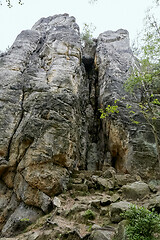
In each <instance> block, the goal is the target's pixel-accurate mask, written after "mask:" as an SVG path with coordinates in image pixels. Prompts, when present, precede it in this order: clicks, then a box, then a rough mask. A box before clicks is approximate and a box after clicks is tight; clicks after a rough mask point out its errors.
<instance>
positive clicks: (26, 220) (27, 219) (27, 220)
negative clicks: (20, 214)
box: [20, 218, 29, 222]
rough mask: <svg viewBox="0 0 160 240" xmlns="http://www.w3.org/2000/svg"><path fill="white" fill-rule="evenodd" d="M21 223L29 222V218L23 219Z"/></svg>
mask: <svg viewBox="0 0 160 240" xmlns="http://www.w3.org/2000/svg"><path fill="white" fill-rule="evenodd" d="M20 221H21V222H29V218H22V219H21V220H20Z"/></svg>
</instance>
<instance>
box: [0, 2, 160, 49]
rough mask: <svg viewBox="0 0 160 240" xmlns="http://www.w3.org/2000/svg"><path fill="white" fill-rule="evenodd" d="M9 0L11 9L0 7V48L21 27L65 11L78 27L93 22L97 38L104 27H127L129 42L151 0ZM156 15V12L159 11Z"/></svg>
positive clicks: (13, 37)
mask: <svg viewBox="0 0 160 240" xmlns="http://www.w3.org/2000/svg"><path fill="white" fill-rule="evenodd" d="M22 1H23V2H24V5H23V6H20V5H18V4H17V2H18V0H11V2H12V3H13V5H14V6H13V8H11V9H9V8H8V7H7V6H6V3H5V0H1V2H2V3H3V2H4V4H3V5H2V6H0V50H2V51H4V50H5V49H6V48H7V47H8V46H11V45H12V44H13V42H14V40H15V38H16V36H17V35H18V34H19V33H20V32H21V31H22V30H25V29H30V28H31V27H32V26H33V25H34V23H35V22H36V21H38V19H40V18H41V17H48V16H52V15H54V14H60V13H61V14H62V13H69V15H72V16H74V17H75V18H76V20H77V23H78V24H79V26H80V28H81V29H82V28H83V23H91V22H92V23H93V24H94V25H95V26H96V31H95V33H94V35H95V37H97V36H98V35H99V34H100V33H102V32H104V31H106V30H118V29H120V28H124V29H127V30H128V31H129V33H130V39H131V41H132V40H133V39H134V38H136V34H137V32H138V31H139V30H140V29H141V28H142V26H143V18H144V16H145V11H146V9H147V8H148V7H149V6H151V5H152V1H153V0H98V2H97V3H96V4H94V5H91V4H89V3H88V0H22ZM159 15H160V12H159Z"/></svg>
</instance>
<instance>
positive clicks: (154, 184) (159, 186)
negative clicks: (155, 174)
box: [148, 179, 160, 193]
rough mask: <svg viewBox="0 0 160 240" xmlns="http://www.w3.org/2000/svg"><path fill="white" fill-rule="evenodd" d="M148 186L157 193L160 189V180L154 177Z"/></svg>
mask: <svg viewBox="0 0 160 240" xmlns="http://www.w3.org/2000/svg"><path fill="white" fill-rule="evenodd" d="M148 186H149V188H150V190H151V191H152V192H154V193H156V192H157V191H158V190H160V180H154V179H153V180H151V181H149V183H148Z"/></svg>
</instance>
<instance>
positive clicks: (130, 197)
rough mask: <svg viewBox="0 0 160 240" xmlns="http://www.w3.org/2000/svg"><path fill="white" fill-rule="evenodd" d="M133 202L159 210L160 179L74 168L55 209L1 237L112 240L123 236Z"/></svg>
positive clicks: (22, 223)
mask: <svg viewBox="0 0 160 240" xmlns="http://www.w3.org/2000/svg"><path fill="white" fill-rule="evenodd" d="M130 204H136V205H139V206H145V207H147V208H148V209H152V208H153V207H154V208H155V209H156V211H157V212H160V181H158V180H151V181H149V182H147V183H146V182H144V181H142V179H141V178H140V177H139V176H138V175H134V176H131V175H129V174H123V175H122V174H116V172H115V170H114V168H111V167H110V168H108V169H107V170H106V171H104V172H102V171H96V172H89V171H74V172H73V173H72V175H71V178H70V181H69V183H68V189H67V190H66V191H64V192H63V193H62V194H60V195H58V196H56V197H54V198H53V205H54V209H53V211H51V212H50V213H49V214H48V215H45V216H44V217H41V218H39V219H38V220H37V221H36V223H35V224H32V225H29V226H28V227H26V226H27V225H28V224H29V218H30V216H28V218H26V219H20V220H19V225H18V227H17V231H16V232H15V235H17V233H18V232H19V230H22V229H23V233H21V234H20V235H17V236H15V237H12V238H1V239H2V240H7V239H10V240H12V239H13V240H22V239H23V240H51V239H54V240H64V239H65V240H71V239H74V240H80V239H83V240H111V239H114V237H115V236H116V239H118V240H121V239H123V237H124V236H123V235H124V231H123V219H122V217H121V216H120V213H122V212H124V211H125V210H126V209H128V207H129V206H130Z"/></svg>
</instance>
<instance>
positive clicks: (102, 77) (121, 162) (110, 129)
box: [95, 29, 159, 178]
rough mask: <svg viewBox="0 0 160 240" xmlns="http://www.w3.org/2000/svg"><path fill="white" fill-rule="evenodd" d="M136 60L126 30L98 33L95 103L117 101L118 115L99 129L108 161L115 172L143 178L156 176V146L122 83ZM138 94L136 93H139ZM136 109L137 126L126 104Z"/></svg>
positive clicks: (103, 104)
mask: <svg viewBox="0 0 160 240" xmlns="http://www.w3.org/2000/svg"><path fill="white" fill-rule="evenodd" d="M135 64H136V60H135V58H134V56H133V53H132V51H131V49H130V46H129V35H128V32H127V31H126V30H123V29H120V30H118V31H116V32H113V31H107V32H104V33H102V34H100V35H99V37H98V42H97V48H96V56H95V65H96V68H97V69H98V84H99V99H98V101H99V105H100V106H101V108H103V109H105V107H107V106H108V105H109V104H110V105H113V104H114V101H115V100H117V99H118V100H119V101H118V103H117V105H118V106H119V114H118V116H115V118H112V119H104V120H103V132H104V133H106V136H107V139H108V141H107V142H108V144H107V147H108V151H109V152H110V154H111V159H110V161H111V164H112V166H114V167H115V168H116V169H117V170H118V171H120V172H124V173H135V174H136V173H137V174H139V175H141V176H143V177H150V178H152V177H153V175H154V176H156V177H157V178H158V177H159V168H158V167H157V168H156V167H155V166H158V160H157V153H156V146H155V140H154V136H153V133H152V131H151V129H150V128H149V126H147V124H146V123H145V120H144V118H143V117H142V116H141V114H140V113H138V112H137V109H136V103H134V99H132V98H131V96H129V95H128V94H127V93H126V92H125V90H124V83H125V82H126V80H127V78H128V77H129V74H130V69H131V67H133V66H134V65H135ZM139 97H140V96H139ZM127 104H129V105H132V106H133V109H134V108H135V109H136V112H137V113H136V114H135V120H137V121H139V122H141V123H143V124H140V125H141V126H137V125H136V124H132V122H131V120H130V118H129V112H128V110H127V108H126V105H127Z"/></svg>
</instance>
